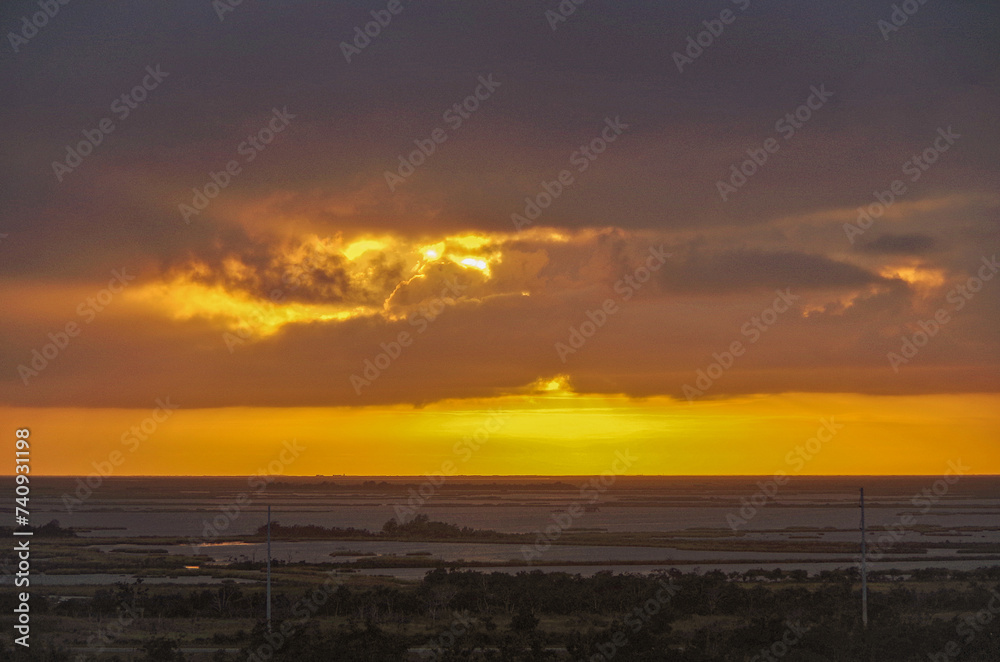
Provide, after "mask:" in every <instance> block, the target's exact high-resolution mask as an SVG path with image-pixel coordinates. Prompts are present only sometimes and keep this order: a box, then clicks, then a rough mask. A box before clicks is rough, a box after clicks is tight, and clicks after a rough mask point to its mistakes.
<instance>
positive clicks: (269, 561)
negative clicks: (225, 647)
mask: <svg viewBox="0 0 1000 662" xmlns="http://www.w3.org/2000/svg"><path fill="white" fill-rule="evenodd" d="M267 631H268V632H270V631H271V506H270V505H268V507H267Z"/></svg>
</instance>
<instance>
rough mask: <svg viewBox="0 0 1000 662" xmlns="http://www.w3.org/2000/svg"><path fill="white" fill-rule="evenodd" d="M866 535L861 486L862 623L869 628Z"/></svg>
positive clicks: (863, 496) (863, 491)
mask: <svg viewBox="0 0 1000 662" xmlns="http://www.w3.org/2000/svg"><path fill="white" fill-rule="evenodd" d="M866 538H867V535H865V488H863V487H862V488H861V624H862V625H863V626H864V627H865V628H866V629H867V628H868V543H867V541H866Z"/></svg>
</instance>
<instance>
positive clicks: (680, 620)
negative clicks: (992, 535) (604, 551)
mask: <svg viewBox="0 0 1000 662" xmlns="http://www.w3.org/2000/svg"><path fill="white" fill-rule="evenodd" d="M891 576H892V575H891V574H889V573H885V574H884V575H882V576H880V575H875V576H873V580H879V579H882V580H886V579H888V578H889V577H891ZM857 580H858V576H857V572H856V571H852V570H844V571H827V572H823V573H821V574H820V575H818V576H814V577H805V576H803V574H802V573H799V572H794V573H782V572H781V571H758V572H755V573H744V574H743V575H739V576H737V575H726V574H724V573H722V572H709V573H706V574H701V575H699V574H694V573H688V574H684V573H680V572H678V571H671V572H665V573H660V574H657V575H653V576H649V575H634V574H612V573H610V572H602V573H598V574H596V575H594V576H592V577H582V576H580V575H571V574H567V573H544V572H541V571H533V572H521V573H518V574H505V573H496V572H494V573H481V572H475V571H468V570H450V571H449V570H443V569H441V570H434V571H432V572H429V573H427V575H426V576H425V578H424V579H423V580H422V581H421V582H419V583H416V584H412V585H398V586H393V585H385V584H380V585H359V586H354V587H349V586H346V585H344V584H339V585H334V584H326V585H320V584H317V585H315V586H313V587H312V588H309V589H297V590H291V589H287V588H285V589H282V588H280V587H279V588H277V590H276V592H275V599H274V603H273V607H274V619H275V620H274V628H273V630H272V633H271V634H269V633H267V631H266V629H265V628H263V626H262V624H261V623H260V622H259V618H260V615H261V614H262V612H263V608H264V595H263V591H262V590H261V589H260V587H259V586H252V587H243V586H240V585H237V584H224V585H222V586H219V587H214V588H196V589H191V590H182V589H174V588H171V589H168V590H159V591H156V592H153V591H150V590H149V588H148V587H146V586H143V585H142V584H141V582H139V583H136V584H130V585H129V584H119V585H117V586H116V587H114V588H113V589H101V590H98V591H97V592H96V593H95V595H94V596H93V598H90V599H85V600H69V601H64V602H61V603H59V604H56V605H49V606H43V605H44V603H43V602H40V603H38V612H37V614H38V615H42V614H52V615H60V616H64V617H72V618H87V619H92V620H97V621H100V620H102V619H103V620H107V619H110V618H112V617H114V616H116V615H118V616H120V615H121V613H122V610H123V608H124V609H126V611H128V612H129V613H130V614H131V615H132V617H134V618H136V619H140V620H147V621H148V622H153V621H155V622H160V621H161V619H170V618H178V619H192V620H191V622H192V623H194V624H195V625H196V624H197V623H198V622H199V621H200V620H201V619H240V620H243V621H244V622H245V627H243V628H236V629H234V630H233V631H231V632H228V633H227V634H217V635H215V636H213V637H212V638H211V639H210V640H209V641H208V642H207V643H206V645H209V646H218V647H220V648H222V647H234V646H238V647H241V648H242V650H241V652H240V653H239V654H238V655H237V656H236V657H235V658H234V657H231V656H227V654H226V653H223V652H220V653H217V654H216V658H215V659H216V660H217V661H218V662H223V661H225V660H230V659H232V660H236V659H239V660H245V659H248V658H249V659H253V658H252V657H249V656H250V655H251V654H252V653H254V651H257V650H259V649H260V648H261V647H262V646H268V647H270V648H277V650H276V652H275V653H274V654H273V657H271V658H270V659H273V660H296V661H297V662H308V661H311V660H329V659H337V660H369V661H378V660H405V659H407V657H406V655H407V654H406V653H405V651H406V650H408V649H409V650H411V653H412V654H413V655H416V654H417V650H416V649H421V650H422V651H423V654H424V656H425V657H427V658H428V659H436V660H477V659H484V660H565V659H575V660H606V659H618V660H634V661H636V662H644V661H647V660H657V661H663V660H668V661H671V660H672V661H676V662H708V661H710V660H711V661H715V660H721V661H730V660H732V661H739V662H745V661H746V660H748V659H753V657H754V656H759V657H758V659H759V660H767V659H770V658H768V657H767V656H766V655H764V654H763V653H767V654H768V655H771V656H772V657H774V659H778V658H780V659H782V660H787V661H789V662H826V661H829V662H840V661H845V662H846V661H850V662H857V661H871V662H893V661H896V660H899V661H903V660H926V659H945V658H930V657H929V656H932V655H935V654H937V653H939V652H941V651H944V650H946V648H947V647H948V646H951V647H952V648H951V650H952V651H957V652H956V654H954V655H950V654H949V655H948V656H947V659H948V660H957V661H966V660H968V661H980V660H982V661H985V660H993V661H995V660H998V659H1000V627H998V620H997V618H996V615H994V614H995V613H996V614H997V615H1000V583H998V582H1000V568H992V569H984V570H980V571H973V572H949V571H945V570H926V571H920V572H915V573H911V576H910V577H909V578H908V579H906V580H905V581H902V580H897V581H891V582H885V583H883V584H881V585H880V586H879V588H878V589H877V590H873V591H872V593H871V596H870V601H869V614H870V623H869V627H868V630H867V631H865V630H864V629H863V628H862V627H861V623H860V613H859V612H860V609H859V608H860V595H859V592H858V590H857ZM946 582H947V583H946ZM8 602H10V598H9V596H8V595H5V596H4V598H3V599H2V600H0V603H2V604H0V609H8V610H9V609H11V608H12V607H13V604H7V603H8ZM33 608H34V606H33ZM991 608H992V609H993V610H995V612H994V611H991ZM984 614H985V615H986V616H984ZM977 617H978V619H979V620H978V621H977V620H976V618H977ZM986 617H989V618H988V620H985V622H984V619H986ZM150 619H152V620H150ZM970 619H971V620H970ZM281 632H285V633H286V635H287V636H286V635H280V639H279V638H278V637H279V634H278V633H281ZM418 633H419V634H418ZM269 642H270V643H269ZM275 644H277V645H275ZM151 645H152V644H151ZM175 648H176V647H175V646H174V647H172V644H171V642H170V641H169V640H163V641H159V642H158V643H156V644H155V646H153V648H152V649H151V652H148V653H147V657H146V658H145V659H149V660H155V659H181V658H179V657H177V655H178V653H177V651H176V650H175ZM267 650H269V649H267ZM332 651H336V652H337V655H336V657H335V658H332V657H330V655H331V652H332ZM777 653H781V654H780V655H778V654H777ZM171 656H172V657H171ZM0 659H5V658H0ZM25 659H59V658H56V657H54V658H38V657H36V658H25ZM262 659H263V658H262Z"/></svg>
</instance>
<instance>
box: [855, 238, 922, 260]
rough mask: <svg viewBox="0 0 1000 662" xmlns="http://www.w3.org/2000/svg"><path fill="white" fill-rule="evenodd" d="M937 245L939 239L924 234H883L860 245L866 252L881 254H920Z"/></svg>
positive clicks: (860, 248)
mask: <svg viewBox="0 0 1000 662" xmlns="http://www.w3.org/2000/svg"><path fill="white" fill-rule="evenodd" d="M936 246H937V240H936V239H934V237H929V236H927V235H924V234H883V235H880V236H879V237H878V238H876V239H874V240H872V241H871V242H869V243H867V244H862V245H861V246H859V250H861V251H863V252H865V253H877V254H881V255H920V254H922V253H927V252H929V251H931V250H932V249H933V248H935V247H936Z"/></svg>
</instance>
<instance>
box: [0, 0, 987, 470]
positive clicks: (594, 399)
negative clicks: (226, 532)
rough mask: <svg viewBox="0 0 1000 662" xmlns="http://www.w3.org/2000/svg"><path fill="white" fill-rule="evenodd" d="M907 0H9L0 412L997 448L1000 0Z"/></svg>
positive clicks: (204, 437)
mask: <svg viewBox="0 0 1000 662" xmlns="http://www.w3.org/2000/svg"><path fill="white" fill-rule="evenodd" d="M42 4H43V5H44V3H42ZM903 4H905V5H906V7H907V8H909V9H910V10H911V11H910V13H909V14H907V13H906V12H905V11H903V9H897V8H898V7H900V6H899V5H893V4H892V3H881V2H860V1H850V2H843V3H833V4H831V3H819V2H794V3H793V2H775V1H757V0H734V1H730V0H717V1H713V2H708V1H698V2H685V3H663V2H637V1H627V0H626V1H621V2H611V1H610V0H603V1H602V0H590V1H588V2H585V3H582V4H579V5H576V4H574V3H572V2H568V1H567V2H563V3H561V4H559V3H556V2H554V1H552V2H545V1H540V2H520V1H518V2H504V3H499V2H479V1H463V2H456V1H453V0H451V1H447V0H440V1H428V2H420V3H417V2H407V1H405V0H393V1H391V2H381V1H380V0H379V1H376V2H359V1H351V2H337V3H319V2H305V1H287V2H263V1H261V0H244V1H243V2H242V3H240V4H239V5H234V4H232V3H230V2H228V0H218V1H216V2H210V1H209V0H180V1H177V2H171V3H150V2H136V3H110V2H93V3H79V4H77V3H70V4H67V5H59V6H58V8H57V10H55V9H52V8H51V7H50V8H49V14H50V15H45V14H44V11H43V10H44V7H42V9H40V8H39V7H40V6H41V5H39V4H38V3H37V2H27V1H22V0H16V1H12V2H5V3H4V4H3V6H2V8H0V28H2V31H3V34H4V40H3V43H2V44H0V49H3V54H2V58H0V89H2V90H3V92H4V93H3V95H2V100H0V122H2V124H3V126H6V127H7V134H6V135H5V137H4V147H3V152H2V157H0V176H2V178H3V186H2V187H0V300H2V302H3V308H2V310H3V314H2V316H0V341H2V342H0V420H3V421H4V429H5V430H7V431H8V434H9V435H10V434H12V432H13V430H14V429H16V428H21V427H27V428H29V429H31V430H32V433H31V434H32V438H33V439H35V445H34V446H33V449H32V450H33V456H32V457H33V463H34V464H33V471H34V472H36V473H42V474H52V475H56V474H59V475H75V474H81V475H82V474H88V473H93V472H95V471H101V470H102V468H103V470H107V471H109V472H113V473H115V474H118V475H130V474H132V475H153V474H156V475H170V474H191V475H223V474H225V475H250V474H252V473H255V472H258V471H264V470H267V471H272V472H274V471H277V472H281V473H286V474H295V475H315V474H323V475H339V474H348V475H382V474H388V475H424V474H430V473H435V472H439V473H442V472H443V473H460V474H479V475H494V474H530V475H549V474H552V475H578V474H598V473H601V472H605V471H617V470H618V469H612V467H618V468H619V469H620V468H621V462H618V463H617V464H615V459H616V457H619V454H623V453H624V454H626V456H627V457H630V458H635V460H634V462H630V463H629V466H628V467H627V469H626V472H627V473H632V474H647V475H653V474H743V475H758V474H759V475H769V474H774V473H775V472H778V471H784V472H786V473H801V474H928V475H935V474H943V473H945V471H946V470H948V468H949V466H952V465H950V464H949V463H954V462H962V463H964V464H963V465H962V466H968V467H970V469H969V470H968V471H969V472H970V473H980V474H996V473H1000V444H998V442H1000V415H998V414H997V412H998V411H1000V408H998V406H997V405H998V404H1000V372H998V364H1000V336H998V333H997V329H996V321H997V318H998V315H997V314H998V312H1000V286H998V283H1000V278H996V273H997V271H998V270H1000V263H998V262H997V252H998V251H997V248H998V241H997V240H998V238H1000V232H998V221H1000V215H998V209H1000V194H998V180H1000V173H998V169H997V163H998V162H1000V140H998V139H1000V125H998V123H997V122H996V110H997V108H998V105H1000V104H998V101H1000V89H998V82H1000V69H998V65H1000V57H998V55H1000V39H998V37H1000V34H998V32H1000V29H998V28H1000V25H998V20H1000V9H998V8H997V6H996V5H995V4H992V3H988V2H972V1H965V0H963V1H957V0H935V1H934V2H929V3H925V4H917V3H913V5H912V6H911V5H910V4H907V3H903ZM560 8H561V9H560ZM914 8H915V9H914ZM40 12H42V13H40ZM53 12H54V13H53ZM289 444H298V446H296V448H297V449H298V448H300V447H301V448H302V449H304V450H301V452H297V453H295V454H293V455H295V457H294V458H293V460H292V461H290V462H286V461H285V460H280V459H276V458H280V457H282V455H281V453H282V451H283V449H287V448H289ZM284 457H285V458H286V459H287V458H288V457H290V455H289V454H288V453H287V452H286V453H285V455H284ZM275 462H277V463H278V464H277V465H275V464H274V463H275ZM279 465H280V466H279ZM268 466H271V467H272V469H267V467H268ZM273 467H278V468H277V469H275V468H273Z"/></svg>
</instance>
